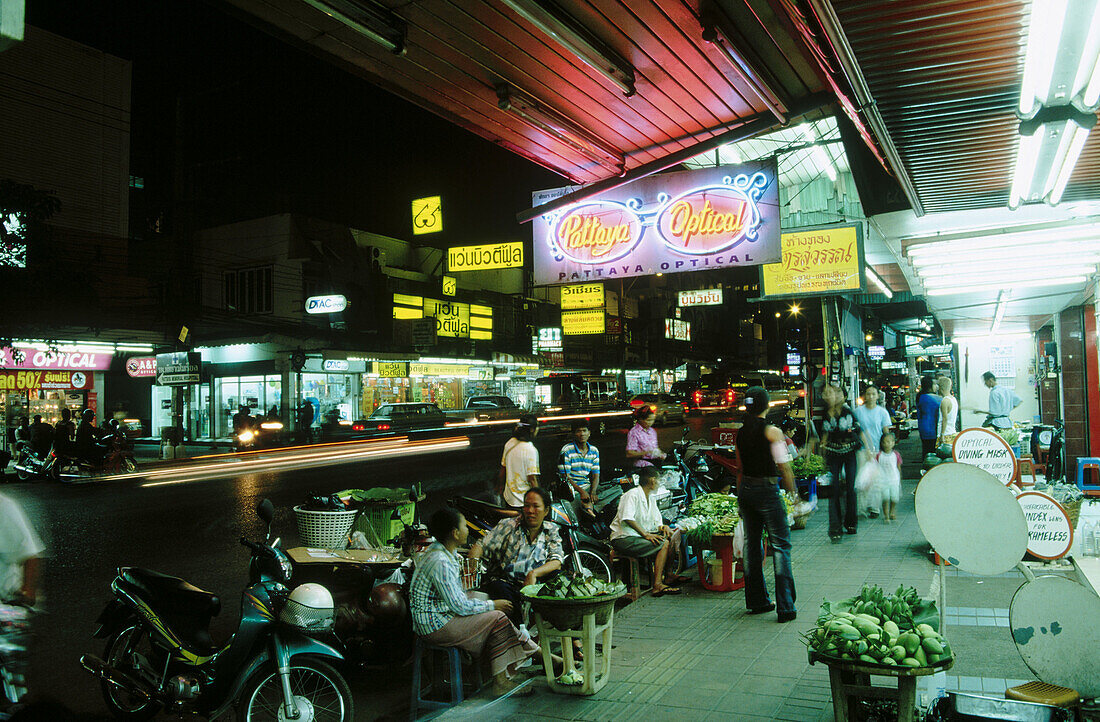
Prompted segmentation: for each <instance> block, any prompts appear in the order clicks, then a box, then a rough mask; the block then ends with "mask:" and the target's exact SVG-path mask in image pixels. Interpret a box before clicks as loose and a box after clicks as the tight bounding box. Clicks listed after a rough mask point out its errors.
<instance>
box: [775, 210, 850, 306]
mask: <svg viewBox="0 0 1100 722" xmlns="http://www.w3.org/2000/svg"><path fill="white" fill-rule="evenodd" d="M780 238H781V241H782V248H783V256H782V258H783V260H782V261H780V262H779V263H766V264H764V265H763V266H761V267H760V277H761V289H762V291H763V293H762V295H763V296H765V297H768V296H813V295H821V294H827V293H848V292H852V291H860V290H862V289H863V252H862V243H863V234H862V229H861V227H860V226H842V227H835V228H819V229H816V230H807V231H795V232H792V233H784V234H782V235H781V236H780Z"/></svg>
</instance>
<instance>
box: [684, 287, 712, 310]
mask: <svg viewBox="0 0 1100 722" xmlns="http://www.w3.org/2000/svg"><path fill="white" fill-rule="evenodd" d="M679 298H680V301H679V305H680V306H683V307H688V306H721V305H722V289H721V288H707V289H704V290H702V291H680V294H679Z"/></svg>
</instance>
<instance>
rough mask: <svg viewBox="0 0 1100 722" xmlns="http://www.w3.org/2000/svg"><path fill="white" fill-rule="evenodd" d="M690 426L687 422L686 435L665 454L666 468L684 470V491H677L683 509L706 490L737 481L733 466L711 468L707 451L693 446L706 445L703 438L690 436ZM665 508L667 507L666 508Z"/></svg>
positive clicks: (682, 474)
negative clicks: (693, 439)
mask: <svg viewBox="0 0 1100 722" xmlns="http://www.w3.org/2000/svg"><path fill="white" fill-rule="evenodd" d="M689 432H690V428H689V427H687V426H685V427H684V433H683V436H681V437H680V440H679V441H677V442H675V443H674V444H673V445H672V450H671V451H670V452H669V453H668V456H667V457H666V458H665V463H664V465H663V466H662V467H661V468H662V469H665V470H669V471H677V472H679V473H680V479H681V487H682V489H683V491H681V492H679V494H676V493H674V495H673V496H674V500H675V501H676V502H677V506H678V507H679V508H680V511H681V513H683V511H684V510H686V509H687V507H689V506H691V503H692V502H693V501H695V500H696V499H697V498H699V497H700V496H703V495H704V494H710V493H711V492H716V491H721V490H722V489H726V488H729V487H731V486H732V485H733V481H734V480H733V478H732V471H731V468H730V466H727V465H726V464H720V466H722V467H723V469H724V470H720V469H711V467H710V464H709V463H708V462H707V456H708V455H707V454H704V453H701V452H702V450H701V449H694V450H693V448H692V447H697V446H702V445H703V444H702V442H699V441H691V440H689V439H688V438H687V436H688V433H689ZM677 497H679V498H677ZM662 511H663V510H662Z"/></svg>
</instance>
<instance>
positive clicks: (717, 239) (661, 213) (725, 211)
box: [534, 161, 780, 285]
mask: <svg viewBox="0 0 1100 722" xmlns="http://www.w3.org/2000/svg"><path fill="white" fill-rule="evenodd" d="M775 177H776V175H775V162H774V161H770V162H768V163H754V164H747V165H745V166H737V167H733V166H725V167H720V168H711V169H704V170H695V171H684V172H681V173H670V174H666V175H661V176H652V177H650V178H645V179H642V180H640V181H636V182H635V183H633V184H631V185H629V186H625V187H623V188H621V189H617V190H616V191H613V192H612V195H613V196H614V197H608V198H602V197H601V198H597V199H593V200H586V201H582V202H580V203H577V204H575V205H572V206H566V207H564V208H562V209H559V210H556V211H554V212H551V213H548V214H546V215H544V216H542V217H541V218H539V219H537V220H536V221H535V222H534V236H535V238H534V241H535V243H534V249H535V264H534V266H535V283H536V284H537V285H547V284H557V283H571V282H574V281H596V280H601V279H604V278H615V277H628V276H642V275H648V274H652V273H669V272H671V273H676V272H684V271H695V270H704V269H712V268H724V267H729V266H745V265H759V264H762V263H768V262H772V261H778V260H779V258H780V247H779V191H778V188H777V187H776V183H775ZM565 190H566V189H558V190H553V191H542V192H539V193H536V194H534V203H535V204H536V205H538V204H539V203H540V202H542V203H544V202H546V201H547V200H550V199H552V198H555V197H558V196H560V195H561V194H562V193H563V192H564V191H565Z"/></svg>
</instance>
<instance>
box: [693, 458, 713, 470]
mask: <svg viewBox="0 0 1100 722" xmlns="http://www.w3.org/2000/svg"><path fill="white" fill-rule="evenodd" d="M692 467H693V468H694V469H695V470H696V471H703V472H706V471H709V470H710V465H709V464H707V460H706V459H705V458H703V456H702V455H700V456H696V457H695V460H694V461H693V462H692Z"/></svg>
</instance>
